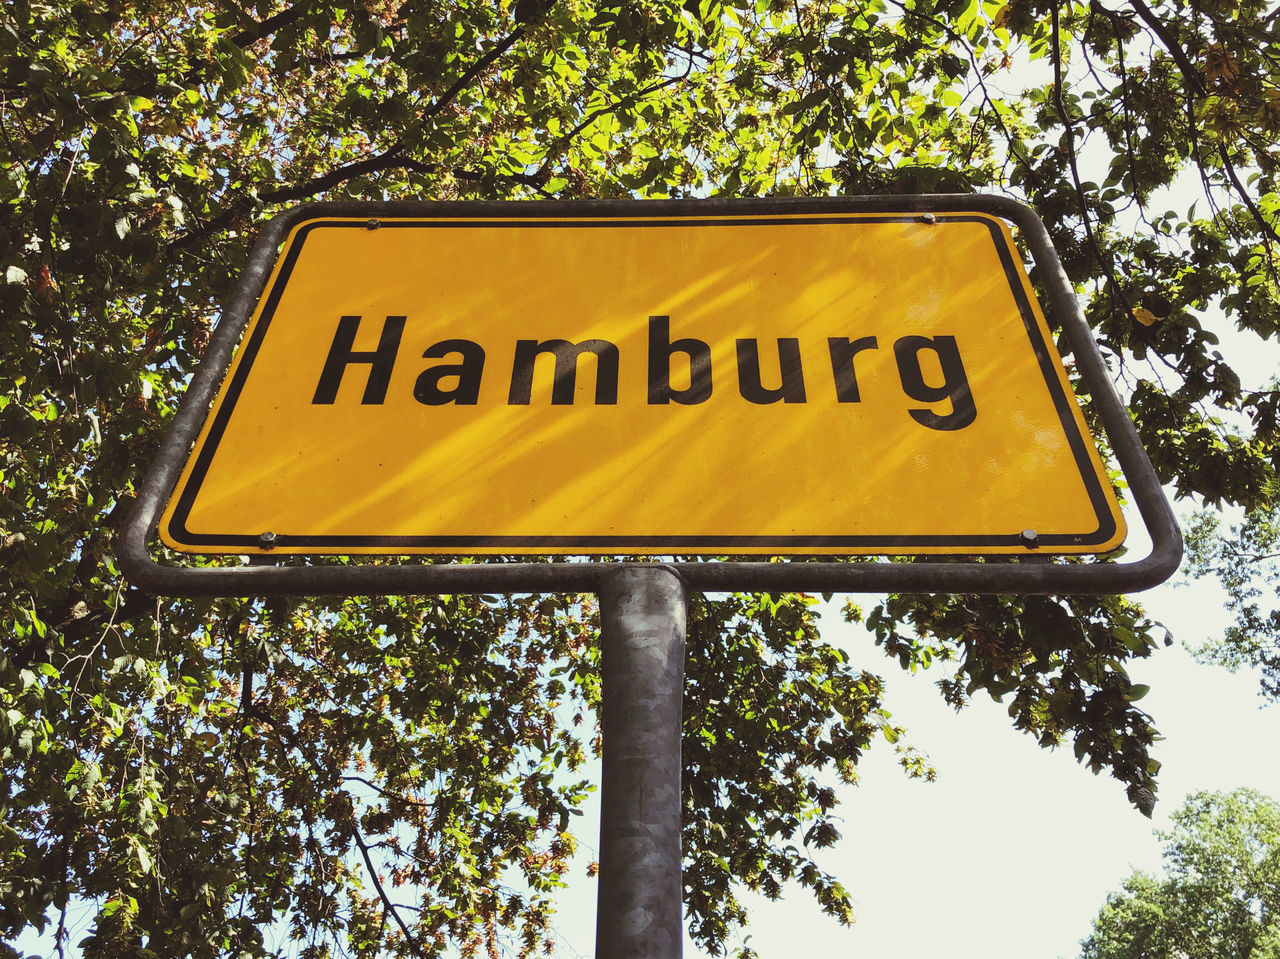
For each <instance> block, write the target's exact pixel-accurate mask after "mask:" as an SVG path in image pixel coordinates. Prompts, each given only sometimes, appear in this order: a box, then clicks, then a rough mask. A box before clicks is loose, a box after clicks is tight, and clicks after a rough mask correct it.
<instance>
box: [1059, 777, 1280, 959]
mask: <svg viewBox="0 0 1280 959" xmlns="http://www.w3.org/2000/svg"><path fill="white" fill-rule="evenodd" d="M1157 835H1158V836H1159V837H1160V838H1161V840H1163V842H1164V843H1165V849H1164V859H1165V863H1166V875H1165V876H1164V878H1158V877H1154V876H1149V875H1147V874H1145V873H1143V872H1135V873H1134V874H1133V875H1132V876H1130V877H1129V878H1128V879H1126V880H1125V882H1124V891H1123V892H1121V893H1112V894H1111V895H1109V896H1108V897H1107V902H1106V905H1104V906H1103V907H1102V909H1101V910H1100V911H1099V913H1098V917H1097V918H1096V919H1095V920H1094V921H1093V933H1092V935H1090V936H1089V938H1088V939H1085V940H1084V941H1083V942H1082V943H1081V947H1082V948H1081V952H1080V955H1081V957H1082V959H1136V957H1138V956H1142V957H1144V959H1163V957H1166V956H1167V957H1170V959H1172V957H1175V956H1176V957H1181V959H1197V957H1204V959H1225V957H1237V956H1238V957H1240V959H1266V957H1273V956H1280V804H1277V803H1276V801H1275V800H1274V799H1271V798H1270V797H1268V796H1264V795H1262V794H1261V793H1259V792H1256V791H1254V790H1251V789H1237V790H1235V791H1233V792H1229V793H1207V792H1206V793H1195V794H1194V795H1191V796H1188V797H1187V800H1186V802H1185V803H1184V804H1183V806H1182V808H1181V809H1179V810H1178V811H1177V812H1176V813H1174V814H1173V828H1172V829H1171V830H1170V831H1168V832H1157Z"/></svg>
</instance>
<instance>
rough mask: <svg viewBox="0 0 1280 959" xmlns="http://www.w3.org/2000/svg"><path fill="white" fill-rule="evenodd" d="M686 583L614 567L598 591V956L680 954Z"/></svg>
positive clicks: (654, 958) (662, 570) (671, 574)
mask: <svg viewBox="0 0 1280 959" xmlns="http://www.w3.org/2000/svg"><path fill="white" fill-rule="evenodd" d="M686 610H687V604H686V598H685V589H684V583H683V582H682V581H681V580H680V578H679V576H678V575H676V573H675V571H674V570H672V569H670V568H668V567H664V566H656V565H655V566H627V567H621V568H619V570H618V571H617V573H615V574H612V575H610V576H609V577H608V579H607V580H606V581H605V583H604V584H603V586H602V587H601V591H600V615H601V630H600V633H601V641H602V643H603V651H602V665H601V668H602V672H603V685H604V688H603V694H602V696H603V714H604V720H603V723H604V728H603V736H604V744H603V757H602V759H603V767H604V768H603V772H602V776H601V779H602V782H601V797H600V798H601V811H600V890H599V897H598V899H597V914H596V959H680V955H681V950H682V947H683V941H684V939H683V931H682V924H681V914H682V912H683V909H682V901H683V897H682V884H681V876H680V726H681V710H680V703H681V697H682V693H683V688H684V645H685V626H686Z"/></svg>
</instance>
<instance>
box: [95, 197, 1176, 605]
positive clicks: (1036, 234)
mask: <svg viewBox="0 0 1280 959" xmlns="http://www.w3.org/2000/svg"><path fill="white" fill-rule="evenodd" d="M963 212H976V213H986V214H990V215H993V216H998V217H1001V218H1003V219H1005V220H1006V221H1008V222H1010V223H1012V224H1013V225H1014V226H1016V227H1017V228H1018V229H1019V231H1020V233H1021V239H1022V242H1023V243H1024V244H1025V245H1026V247H1027V248H1028V249H1029V251H1030V252H1031V254H1032V259H1033V261H1034V263H1035V265H1036V267H1037V270H1038V278H1039V280H1040V282H1041V284H1042V286H1043V288H1044V289H1045V290H1046V292H1047V295H1048V303H1047V304H1043V305H1044V306H1045V307H1047V312H1048V313H1049V315H1050V316H1051V317H1052V318H1053V319H1054V320H1056V321H1057V322H1058V323H1059V324H1060V325H1061V327H1062V330H1063V334H1064V336H1065V339H1066V342H1067V343H1068V344H1069V346H1070V349H1071V351H1072V353H1073V354H1074V357H1075V362H1076V369H1077V370H1078V372H1079V373H1080V375H1081V378H1082V380H1083V382H1084V384H1085V386H1086V388H1087V389H1088V391H1089V393H1090V396H1091V399H1092V403H1093V407H1094V409H1095V411H1096V413H1097V415H1098V417H1099V419H1100V420H1101V422H1102V424H1103V429H1104V432H1105V435H1106V437H1107V441H1108V443H1109V444H1110V446H1111V450H1112V452H1113V454H1114V456H1115V458H1116V459H1117V460H1118V462H1119V464H1120V467H1121V470H1122V471H1123V473H1124V476H1125V479H1126V481H1127V482H1128V484H1129V488H1130V491H1131V492H1132V494H1133V498H1134V501H1135V504H1136V506H1137V508H1138V512H1139V514H1140V515H1141V517H1142V520H1143V523H1144V524H1145V526H1146V528H1147V530H1148V533H1149V535H1150V537H1151V541H1152V549H1151V553H1150V554H1149V555H1148V556H1146V557H1145V558H1143V559H1141V560H1138V561H1136V562H1130V563H1111V562H1093V563H1088V562H1053V561H1052V559H1051V558H1050V556H1049V555H1048V554H1042V553H1036V552H1035V550H1034V549H1033V548H1031V547H1029V548H1028V552H1027V554H1026V555H1025V556H1019V557H1015V558H1009V557H999V558H996V557H990V558H987V559H985V560H983V561H981V562H972V561H953V560H950V559H945V558H944V559H930V560H925V561H919V560H911V561H901V560H895V561H866V560H861V559H860V561H857V562H845V561H842V559H841V558H839V557H835V558H833V557H830V556H825V557H821V558H820V559H819V558H814V560H813V561H807V560H806V559H800V558H796V559H792V560H790V561H784V562H760V561H754V562H739V561H720V560H700V561H677V562H670V563H653V562H646V563H628V564H626V565H628V566H662V567H665V568H668V569H670V570H672V571H673V572H675V573H676V574H677V575H678V576H679V577H680V578H681V580H682V581H683V582H684V583H685V585H686V587H687V588H688V589H691V590H696V591H723V590H748V591H781V590H806V591H811V592H930V593H936V592H949V593H950V592H980V593H1027V594H1032V593H1035V594H1071V593H1094V594H1101V593H1122V592H1133V591H1137V590H1141V589H1146V588H1149V587H1151V586H1155V585H1157V584H1159V583H1161V582H1163V581H1164V580H1166V579H1167V578H1168V577H1169V576H1170V575H1172V573H1173V572H1174V570H1176V569H1177V567H1178V564H1179V562H1180V561H1181V558H1182V536H1181V532H1180V531H1179V528H1178V524H1177V521H1176V519H1175V517H1174V515H1173V511H1172V509H1171V508H1170V506H1169V503H1168V501H1167V499H1166V498H1165V495H1164V492H1163V490H1162V489H1161V487H1160V482H1159V480H1158V479H1157V478H1156V475H1155V472H1154V470H1153V469H1152V467H1151V463H1150V461H1149V460H1148V458H1147V456H1146V453H1145V451H1144V450H1143V448H1142V444H1141V441H1140V440H1139V438H1138V435H1137V433H1136V431H1135V430H1134V427H1133V424H1132V422H1131V421H1130V419H1129V415H1128V413H1127V411H1126V410H1125V408H1124V405H1123V403H1122V402H1121V401H1120V398H1119V396H1118V395H1117V393H1116V391H1115V388H1114V386H1113V384H1112V382H1111V379H1110V377H1109V376H1108V374H1107V370H1106V366H1105V364H1104V362H1103V360H1102V357H1101V355H1100V353H1099V351H1098V348H1097V345H1096V343H1095V342H1094V339H1093V336H1092V334H1091V333H1090V331H1089V328H1088V325H1087V324H1086V322H1085V319H1084V316H1083V313H1082V312H1081V310H1080V305H1079V303H1078V302H1077V299H1076V296H1075V293H1074V291H1073V290H1072V288H1071V285H1070V282H1069V281H1068V279H1067V277H1066V274H1065V272H1064V271H1063V269H1062V266H1061V263H1060V262H1059V260H1058V256H1057V254H1056V252H1055V251H1054V249H1053V245H1052V242H1051V241H1050V239H1049V235H1048V232H1047V231H1046V230H1045V227H1044V224H1043V223H1042V222H1041V221H1040V219H1039V217H1038V216H1037V215H1036V214H1035V213H1034V212H1033V211H1032V210H1031V209H1030V208H1029V207H1027V206H1025V205H1023V204H1021V203H1018V202H1016V201H1014V200H1010V199H1007V198H1005V197H997V196H982V195H979V196H973V195H964V194H957V195H921V196H908V197H833V198H781V199H707V200H670V201H667V200H645V201H636V200H619V201H531V202H520V203H513V202H390V203H358V202H352V203H312V204H305V205H302V206H298V207H296V208H294V209H291V210H288V211H286V212H285V213H282V214H280V215H278V216H276V217H274V218H273V219H271V220H270V221H268V222H267V224H266V225H265V226H264V227H263V230H262V233H261V234H260V235H259V237H258V240H257V242H256V243H255V245H254V247H253V249H252V251H251V252H250V255H249V259H248V262H247V263H246V266H245V268H244V271H243V273H242V275H241V277H240V280H239V282H238V283H237V285H236V287H235V289H234V290H233V291H232V293H231V295H230V297H229V299H228V301H227V304H226V307H225V309H224V312H223V315H222V319H221V321H220V322H219V324H218V326H217V329H216V330H215V332H214V335H213V337H212V339H211V340H210V343H209V346H208V349H207V351H206V354H205V356H204V358H203V359H202V361H201V363H200V366H199V368H198V369H197V370H196V373H195V375H194V376H193V377H192V380H191V383H190V385H189V386H188V388H187V391H186V394H185V396H184V397H183V399H182V402H181V405H180V407H179V410H178V413H177V415H176V417H175V418H174V421H173V423H172V424H171V426H170V427H169V430H168V431H167V433H166V434H165V436H164V438H163V441H162V444H161V447H160V450H159V452H158V453H157V456H156V458H155V461H154V462H153V464H152V466H151V469H150V470H149V471H148V472H147V474H146V476H145V477H144V480H143V482H142V485H141V487H140V488H139V492H138V500H137V503H136V505H135V507H134V509H133V510H132V511H131V513H130V515H129V517H128V519H127V520H126V522H125V524H124V526H123V527H122V529H121V532H120V546H119V550H118V555H119V558H120V565H121V568H122V570H123V571H124V573H125V574H126V576H128V577H129V578H130V579H131V580H132V581H133V582H134V583H136V584H137V585H138V586H139V587H141V588H143V589H146V590H148V591H150V592H154V593H157V594H161V595H176V596H249V595H255V596H264V595H371V594H429V593H458V592H493V593H500V592H548V591H549V592H599V591H600V590H601V589H602V588H603V586H604V584H605V583H607V582H608V581H609V578H610V577H611V576H612V575H613V574H616V573H618V572H619V569H620V564H619V563H617V562H611V561H607V560H596V561H588V562H582V561H564V560H560V559H558V560H557V561H551V562H533V563H530V562H503V561H485V562H467V563H431V562H426V563H424V562H416V561H411V562H407V563H403V564H399V565H389V564H385V563H379V564H367V563H359V564H344V565H335V564H332V563H331V561H330V563H329V564H324V563H321V564H312V563H310V562H308V561H307V559H306V558H305V557H290V559H289V561H288V563H287V564H276V565H272V564H271V563H272V560H268V561H267V564H263V563H262V562H261V559H262V558H261V557H255V559H254V561H252V562H251V563H250V565H247V566H235V567H216V566H215V567H198V566H180V565H164V564H161V563H158V562H156V561H155V560H154V559H153V558H152V556H151V550H150V546H149V545H148V541H149V539H150V538H151V537H152V536H153V535H154V533H155V529H156V524H157V522H158V519H159V517H160V515H161V512H162V511H163V509H164V506H165V504H166V502H167V501H168V499H169V497H170V495H171V494H172V492H173V490H174V488H175V485H176V484H177V482H178V479H179V477H180V475H181V472H182V469H183V466H184V464H185V462H186V459H187V456H188V455H189V451H190V450H191V448H192V445H193V444H194V442H195V440H196V438H197V436H198V435H199V432H200V429H201V426H202V425H203V423H204V420H205V418H206V416H207V415H208V413H209V409H210V404H211V403H212V401H213V399H214V397H215V395H216V393H217V391H218V388H219V386H220V384H221V382H222V379H223V377H224V376H225V374H226V372H227V370H228V368H229V366H230V364H231V360H232V357H233V356H234V354H235V352H236V349H237V346H238V344H239V342H240V340H241V336H242V334H243V332H244V329H245V327H246V325H247V324H248V322H249V320H250V319H251V317H252V315H253V313H254V309H255V306H256V304H257V301H258V298H259V296H260V295H261V294H262V292H263V290H264V288H265V286H266V284H267V281H268V278H269V276H270V274H271V271H272V268H273V266H274V264H275V262H276V259H277V256H278V253H279V249H280V246H281V244H282V242H283V241H284V238H285V237H286V236H287V235H288V233H289V231H290V230H292V229H293V227H295V226H296V225H297V224H299V223H300V222H302V221H304V220H309V219H314V218H317V217H366V218H369V219H374V220H376V219H378V218H380V217H385V218H390V217H434V218H448V217H493V218H501V217H520V218H526V219H527V218H530V217H538V216H547V217H565V216H598V217H628V216H673V217H680V216H701V217H706V216H743V215H753V214H754V215H761V214H796V213H886V214H887V213H895V214H908V215H916V216H920V217H921V218H923V219H926V220H928V219H929V218H930V217H931V216H933V215H936V214H940V213H963ZM272 559H274V558H272Z"/></svg>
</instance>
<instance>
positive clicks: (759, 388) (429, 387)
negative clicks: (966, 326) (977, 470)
mask: <svg viewBox="0 0 1280 959" xmlns="http://www.w3.org/2000/svg"><path fill="white" fill-rule="evenodd" d="M360 319H361V318H360V317H359V316H344V317H342V318H341V319H340V320H339V321H338V330H337V333H336V334H335V335H334V338H333V343H332V345H331V346H330V347H329V354H328V356H327V358H326V359H325V362H324V369H323V371H322V372H321V374H320V381H319V383H318V384H317V386H316V391H315V395H314V397H313V398H312V400H311V402H312V403H313V404H332V403H333V402H335V400H336V399H337V396H338V387H339V385H340V384H341V382H342V377H343V375H344V374H345V373H346V371H347V369H348V368H349V367H350V366H352V365H368V366H369V367H370V369H369V371H368V379H367V381H366V383H365V388H364V395H363V397H362V398H361V403H362V404H366V405H370V404H374V405H376V404H380V403H382V402H383V401H384V400H385V399H386V395H387V388H388V386H389V385H390V382H391V371H392V367H393V366H394V364H395V360H396V354H397V352H398V351H399V349H400V337H401V335H402V334H403V333H404V327H405V321H406V317H404V316H388V317H387V318H386V320H385V321H384V323H383V326H382V334H381V336H380V337H379V340H378V347H377V349H374V350H356V349H355V348H354V347H355V340H356V333H357V331H358V329H359V326H360ZM777 343H778V360H779V368H780V372H781V380H782V382H781V385H780V386H778V387H776V388H773V387H766V386H764V385H763V384H762V383H761V375H760V348H759V343H758V341H757V340H755V339H739V340H737V342H736V352H737V361H738V390H739V392H740V393H741V394H742V397H743V398H744V399H746V400H747V401H749V402H751V403H758V404H762V405H763V404H769V403H778V402H782V403H804V402H806V394H805V382H804V370H803V368H802V367H801V363H800V343H799V340H798V339H795V338H790V337H784V338H779V339H778V341H777ZM876 349H879V343H878V342H877V340H876V338H875V337H874V336H863V337H859V338H857V339H849V338H847V337H840V336H832V337H828V338H827V351H828V353H829V354H830V357H831V371H832V374H833V377H834V380H835V394H836V400H837V402H840V403H858V402H860V401H861V396H860V395H859V393H858V379H857V373H856V371H855V365H856V360H857V357H858V356H859V354H862V353H865V352H869V351H871V350H876ZM925 352H929V353H932V354H933V355H934V356H935V357H936V359H937V363H938V366H939V367H940V368H941V370H942V379H943V382H942V384H941V385H932V384H929V383H926V382H925V375H924V371H923V370H922V368H921V364H920V356H921V354H922V353H925ZM584 353H590V354H592V355H593V356H594V357H595V362H596V390H595V402H596V405H604V406H607V405H614V404H616V403H617V402H618V366H619V358H618V347H617V346H615V345H614V344H613V343H610V342H609V341H608V340H600V339H586V340H583V341H582V342H580V343H570V342H569V341H568V340H555V339H553V340H542V341H538V340H516V348H515V360H514V363H513V365H512V370H511V389H510V391H509V393H508V395H507V403H508V405H511V406H517V405H527V404H528V403H529V402H530V401H531V396H532V393H533V374H534V362H535V361H536V360H537V358H538V357H539V356H541V355H543V354H550V355H552V356H554V357H555V376H554V379H553V381H552V387H551V403H552V405H553V406H569V405H572V403H573V400H574V391H575V389H576V386H577V368H578V358H579V357H581V356H582V355H583V354H584ZM454 354H456V355H457V357H459V360H458V362H456V363H443V364H439V365H436V366H431V367H428V368H427V369H425V370H423V371H422V373H421V374H419V376H418V378H417V381H416V382H415V383H414V388H413V395H414V398H415V399H416V400H417V401H418V402H419V403H422V404H424V405H426V406H444V405H446V404H449V403H454V404H457V405H459V406H473V405H475V404H476V403H477V402H478V400H479V397H480V381H481V377H482V375H483V373H484V363H485V351H484V349H483V348H482V347H481V346H480V344H479V343H476V342H474V341H473V340H463V339H449V340H441V341H440V342H438V343H435V344H433V345H432V346H430V347H428V348H427V350H426V351H424V352H423V354H422V357H423V359H445V358H446V357H450V356H451V355H454ZM677 354H679V355H682V356H683V357H684V360H685V361H687V363H688V368H689V385H688V386H686V387H675V386H672V385H671V361H672V357H674V356H676V355H677ZM893 355H894V359H895V361H896V362H897V366H898V378H899V380H900V381H901V383H902V391H903V393H904V394H905V395H906V396H907V397H908V398H909V399H912V400H915V401H916V402H918V403H931V404H937V403H941V402H943V401H944V400H949V401H950V404H951V412H949V413H938V412H936V411H934V410H932V409H909V410H908V411H907V412H908V413H909V414H910V415H911V417H912V419H914V420H915V421H916V422H917V423H919V424H920V425H922V426H926V427H928V428H929V429H933V430H959V429H963V428H964V427H966V426H968V425H969V424H970V423H972V422H973V421H974V419H975V417H976V416H977V410H976V408H975V406H974V402H973V396H972V394H971V393H970V390H969V380H968V377H967V376H966V374H965V370H964V364H963V363H962V362H961V360H960V352H959V350H958V348H957V347H956V340H955V337H954V336H933V337H928V336H903V337H900V338H899V339H897V340H896V341H895V342H894V344H893ZM648 360H649V366H648V402H649V404H650V405H663V404H668V403H679V404H681V405H685V406H691V405H694V404H697V403H705V402H706V401H707V400H708V399H710V397H711V347H710V346H708V345H707V344H706V343H705V342H703V341H702V340H698V339H693V338H683V339H678V340H674V341H673V340H672V339H671V320H670V318H669V317H666V316H651V317H649V356H648Z"/></svg>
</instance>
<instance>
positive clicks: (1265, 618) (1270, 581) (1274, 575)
mask: <svg viewBox="0 0 1280 959" xmlns="http://www.w3.org/2000/svg"><path fill="white" fill-rule="evenodd" d="M1187 555H1188V558H1189V563H1188V571H1189V572H1190V574H1191V575H1193V576H1195V577H1197V578H1204V577H1207V576H1213V577H1214V578H1216V579H1217V580H1218V582H1219V583H1220V584H1221V586H1222V588H1223V592H1224V593H1225V595H1226V597H1227V602H1226V608H1227V610H1228V612H1230V613H1231V614H1232V616H1233V617H1234V620H1235V621H1234V622H1233V623H1232V624H1231V625H1230V626H1228V627H1227V630H1226V632H1225V633H1224V634H1223V635H1222V636H1221V637H1219V638H1217V639H1211V640H1209V641H1208V642H1206V643H1204V644H1203V645H1202V646H1200V647H1199V648H1198V649H1196V650H1195V653H1196V656H1197V657H1198V658H1199V659H1201V660H1202V661H1205V662H1210V663H1216V664H1217V665H1220V666H1225V667H1227V668H1228V669H1230V670H1231V671H1232V672H1234V671H1236V670H1237V669H1239V668H1241V667H1242V666H1243V667H1249V668H1253V669H1257V670H1259V671H1260V672H1261V678H1260V683H1261V687H1262V694H1263V695H1264V696H1266V697H1267V698H1269V699H1271V700H1277V699H1280V606H1277V604H1276V602H1275V597H1276V587H1277V584H1278V583H1280V511H1278V510H1277V509H1276V508H1275V507H1274V506H1272V507H1271V508H1270V509H1256V510H1253V511H1251V512H1249V513H1248V514H1246V515H1245V517H1244V518H1243V519H1242V520H1241V521H1240V522H1238V523H1228V524H1225V529H1224V523H1223V519H1222V517H1221V516H1220V515H1219V514H1217V513H1213V512H1209V511H1202V512H1199V513H1197V514H1196V515H1195V516H1194V518H1193V519H1192V522H1191V525H1190V528H1189V529H1188V531H1187Z"/></svg>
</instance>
